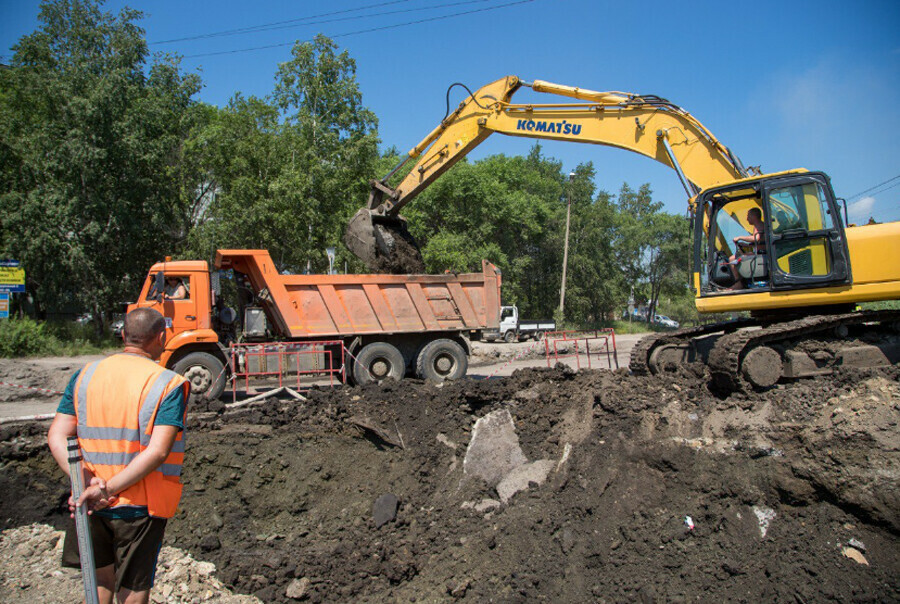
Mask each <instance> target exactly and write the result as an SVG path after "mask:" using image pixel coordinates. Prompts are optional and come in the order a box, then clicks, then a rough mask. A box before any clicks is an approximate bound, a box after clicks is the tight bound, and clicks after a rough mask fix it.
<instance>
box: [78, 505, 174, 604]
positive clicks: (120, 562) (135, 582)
mask: <svg viewBox="0 0 900 604" xmlns="http://www.w3.org/2000/svg"><path fill="white" fill-rule="evenodd" d="M88 521H89V524H90V527H91V541H92V543H93V545H94V566H95V567H96V568H103V567H104V566H109V565H113V566H114V568H115V570H116V589H115V591H116V592H118V591H119V590H120V589H121V588H123V587H124V588H125V589H130V590H132V591H144V590H147V589H150V588H151V587H153V577H154V575H155V574H156V560H157V558H158V557H159V550H160V548H161V547H162V540H163V533H165V530H166V519H165V518H152V517H150V516H144V517H143V518H134V519H128V520H121V519H117V518H103V517H101V516H97V515H91V516H89V517H88ZM62 565H63V566H64V567H68V568H81V564H80V556H79V553H78V538H77V536H76V533H75V521H74V520H71V519H70V521H69V523H68V526H67V527H66V541H65V544H64V545H63V557H62Z"/></svg>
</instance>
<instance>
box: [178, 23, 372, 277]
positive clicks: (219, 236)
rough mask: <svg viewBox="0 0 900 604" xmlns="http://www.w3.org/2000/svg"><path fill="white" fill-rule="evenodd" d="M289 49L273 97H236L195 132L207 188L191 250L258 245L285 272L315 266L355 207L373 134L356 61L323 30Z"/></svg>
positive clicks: (207, 252)
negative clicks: (203, 163) (305, 41)
mask: <svg viewBox="0 0 900 604" xmlns="http://www.w3.org/2000/svg"><path fill="white" fill-rule="evenodd" d="M292 55H293V58H292V59H291V60H290V61H288V62H286V63H282V64H281V65H280V66H279V68H278V73H277V75H276V82H275V87H274V92H273V93H272V95H271V96H270V98H267V99H260V98H256V97H249V98H244V97H243V96H241V95H240V94H238V95H235V97H234V98H233V99H232V100H231V102H230V103H229V104H228V106H227V107H225V108H224V109H222V110H221V111H219V112H218V114H217V115H215V116H213V117H211V119H209V120H208V123H207V125H206V127H205V128H203V129H201V130H199V131H198V132H196V133H195V137H194V140H196V141H202V143H199V142H198V143H197V145H196V146H197V149H198V152H200V153H202V154H204V156H205V165H206V166H207V174H206V176H205V182H208V183H212V186H211V187H210V192H211V195H210V200H209V203H208V205H207V207H206V208H205V210H206V211H205V212H204V214H203V215H202V216H200V219H199V221H198V222H199V224H197V225H196V228H195V229H194V232H193V233H192V237H191V244H190V249H189V250H188V251H189V252H191V253H194V254H199V255H200V256H201V257H205V258H209V257H210V256H211V255H212V254H213V252H214V251H215V249H216V248H223V247H234V248H239V247H254V248H261V247H263V248H268V249H269V251H270V252H271V253H272V257H273V259H274V260H275V262H276V263H277V264H278V265H279V267H281V268H282V269H284V270H289V271H292V272H300V271H303V270H307V269H311V270H314V271H316V270H322V269H324V268H325V267H326V266H327V260H326V259H325V251H324V250H325V248H326V247H328V246H336V247H337V246H338V245H339V243H340V240H341V237H342V235H343V229H344V227H345V226H346V224H347V221H348V220H349V218H350V216H352V215H353V213H354V212H355V211H356V210H357V209H358V208H359V207H360V206H362V204H363V202H364V200H365V196H366V193H367V187H366V183H367V179H368V178H371V177H372V176H373V172H374V167H375V161H376V159H377V154H378V149H377V144H378V138H377V132H376V123H377V122H376V119H375V115H374V114H373V113H372V112H371V111H369V110H368V109H366V108H365V107H363V105H362V97H361V94H360V92H359V87H358V84H357V82H356V76H355V74H356V64H355V62H354V61H353V59H352V58H350V56H349V55H348V54H347V52H346V51H344V52H341V53H338V52H337V47H336V45H335V44H334V42H332V41H331V40H329V39H328V38H326V37H324V36H318V37H316V39H315V40H314V41H313V42H307V43H303V44H297V45H296V46H295V47H294V49H293V51H292ZM346 258H347V254H346V252H343V253H342V255H341V258H340V259H339V260H343V259H346Z"/></svg>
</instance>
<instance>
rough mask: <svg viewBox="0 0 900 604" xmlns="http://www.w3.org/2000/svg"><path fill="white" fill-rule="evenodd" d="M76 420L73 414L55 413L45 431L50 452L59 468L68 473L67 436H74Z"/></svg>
mask: <svg viewBox="0 0 900 604" xmlns="http://www.w3.org/2000/svg"><path fill="white" fill-rule="evenodd" d="M76 428H77V422H76V419H75V416H74V415H67V414H65V413H59V412H57V413H56V417H54V418H53V423H52V424H50V431H49V432H48V433H47V444H48V445H49V446H50V453H51V454H52V455H53V459H55V460H56V463H57V465H59V467H60V469H61V470H62V471H63V472H65V473H66V476H68V475H69V452H68V450H67V447H68V442H67V440H68V438H69V437H70V436H75V434H76Z"/></svg>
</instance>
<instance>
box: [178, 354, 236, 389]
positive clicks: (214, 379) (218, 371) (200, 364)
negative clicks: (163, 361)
mask: <svg viewBox="0 0 900 604" xmlns="http://www.w3.org/2000/svg"><path fill="white" fill-rule="evenodd" d="M224 368H225V366H224V365H223V364H222V361H220V360H219V359H217V358H216V357H215V356H213V355H211V354H209V353H208V352H191V353H189V354H187V355H185V356H184V357H182V358H181V359H179V361H178V362H177V363H175V365H174V366H173V367H172V370H173V371H174V372H175V373H178V374H181V375H183V376H184V377H185V378H186V379H187V381H188V382H190V384H191V398H201V397H202V398H205V399H207V400H215V399H217V398H219V397H220V396H222V393H223V392H225V378H226V376H225V372H224V371H223V369H224Z"/></svg>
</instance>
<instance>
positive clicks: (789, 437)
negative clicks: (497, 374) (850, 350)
mask: <svg viewBox="0 0 900 604" xmlns="http://www.w3.org/2000/svg"><path fill="white" fill-rule="evenodd" d="M898 376H900V369H898V368H896V367H894V368H889V369H883V370H872V371H869V372H866V373H865V374H863V375H862V376H861V378H860V376H858V375H857V376H856V377H854V376H851V375H849V374H841V373H839V374H837V375H834V376H830V377H828V378H823V379H817V380H813V381H806V382H804V381H801V382H798V383H796V384H792V385H788V386H779V387H778V388H775V389H773V390H771V391H769V392H766V393H755V394H749V395H739V396H733V397H730V398H728V399H725V400H722V399H719V398H716V397H715V396H713V395H711V394H710V393H709V392H708V390H707V388H706V385H705V384H706V379H705V376H701V375H698V376H694V375H690V374H686V375H680V376H670V375H667V376H664V377H655V376H648V377H635V376H631V375H628V374H627V372H625V371H619V372H578V373H575V372H572V371H571V370H568V369H565V368H562V367H557V368H556V369H553V370H545V369H540V370H538V369H532V370H521V371H518V372H516V373H515V374H514V375H513V376H512V377H511V378H504V379H496V380H483V381H473V380H463V381H460V382H456V383H452V384H446V385H443V386H439V385H435V384H432V383H423V382H417V381H408V382H403V383H402V384H397V383H391V384H385V385H382V386H377V385H372V386H367V387H361V388H352V389H351V388H342V389H335V390H314V391H313V392H311V393H310V396H309V400H308V401H307V402H306V403H296V402H293V401H292V402H280V403H272V404H268V405H261V406H252V407H248V408H241V409H235V410H231V411H228V410H220V411H219V412H218V413H208V412H207V413H203V414H198V415H195V416H194V417H193V418H192V421H191V424H192V425H191V426H190V429H189V433H188V443H189V445H188V446H189V455H188V456H187V462H186V463H187V465H186V468H185V479H186V489H185V496H184V499H183V506H182V511H181V512H179V515H178V516H177V517H176V518H175V519H174V520H173V521H172V522H171V524H170V529H169V533H168V540H169V543H171V544H174V545H178V546H179V547H181V548H184V549H186V550H188V551H189V552H191V553H192V554H193V555H194V557H195V558H197V559H200V560H208V561H211V562H213V563H215V565H216V566H217V568H218V569H219V571H220V577H221V578H222V580H223V581H224V582H225V583H226V584H227V585H229V586H230V587H233V588H234V589H235V590H236V591H238V592H241V593H247V594H253V595H255V596H257V597H259V598H260V599H262V600H263V601H267V602H268V601H275V602H278V601H293V599H294V598H303V599H306V600H308V601H313V602H318V601H384V600H388V599H389V600H404V601H422V600H425V601H435V600H437V601H442V600H450V599H454V598H467V599H471V600H472V601H483V600H489V599H493V600H496V601H504V602H518V601H522V602H524V601H533V600H547V601H585V600H598V601H623V602H624V601H635V600H642V601H651V602H652V601H687V600H693V601H696V600H698V599H699V600H701V601H711V600H729V601H730V600H734V601H761V600H766V601H771V600H779V601H782V600H789V601H821V600H828V599H838V600H843V601H849V600H853V601H856V600H866V599H869V600H875V601H891V600H894V601H896V600H898V599H900V497H898V492H897V489H898V463H900V452H898V437H900V428H898V420H900V387H898V383H897V380H898ZM498 412H499V413H498ZM505 412H508V416H509V418H510V419H511V422H512V426H513V429H514V432H513V433H512V435H511V431H509V430H508V426H505V427H504V428H503V430H498V432H497V434H500V433H503V434H505V436H503V437H502V438H506V439H508V440H509V442H507V443H506V444H508V445H509V446H510V447H512V448H513V449H515V447H518V451H517V452H515V455H506V456H499V455H498V456H496V457H497V459H494V460H492V459H490V457H491V456H490V455H489V454H488V455H483V458H482V461H485V459H484V458H487V460H486V461H488V462H490V461H498V460H499V462H506V461H509V460H511V459H515V460H516V462H515V464H514V465H515V466H516V467H515V469H512V470H511V471H505V472H506V474H505V477H504V478H503V480H502V481H501V482H500V483H499V484H488V483H486V482H485V481H483V480H482V479H480V478H477V477H476V476H475V474H474V473H473V472H471V471H469V470H467V468H471V467H472V465H473V463H474V461H473V459H472V456H473V455H474V453H473V452H474V451H475V450H476V449H478V447H476V446H474V445H473V446H470V442H472V441H473V433H474V432H478V431H479V428H477V427H476V422H477V421H478V420H479V418H485V416H488V415H489V414H490V416H491V417H502V416H505ZM504 421H505V420H504ZM479 424H480V423H479ZM504 430H505V432H504ZM479 438H480V437H479ZM492 438H493V440H490V439H489V442H496V441H499V440H501V436H494V437H492ZM40 439H41V435H40V434H39V433H38V432H37V431H36V430H35V429H34V428H27V427H20V428H12V427H7V428H5V429H4V431H3V432H2V433H0V440H2V444H0V460H2V467H0V489H2V490H3V491H4V492H10V490H9V489H11V488H13V486H14V485H15V487H16V490H17V492H23V493H24V494H23V497H21V498H18V497H17V498H3V500H2V501H0V513H2V518H3V520H4V522H5V526H19V525H23V524H27V523H30V522H34V521H43V522H49V523H53V524H57V525H58V524H59V523H60V522H61V521H62V518H63V514H62V502H63V500H64V498H65V495H66V492H65V483H64V482H63V481H62V479H61V478H60V476H59V473H58V471H57V470H56V469H55V466H54V465H53V462H52V460H50V458H49V455H48V454H47V453H46V451H45V450H44V449H43V446H42V443H41V442H40ZM510 439H511V440H510ZM504 455H505V454H504ZM507 469H508V468H507ZM512 483H515V484H516V485H517V486H515V487H513V488H510V484H512ZM23 487H24V490H23ZM29 493H32V494H34V496H31V495H28V494H29ZM386 495H388V497H385V496H386ZM390 495H393V496H394V497H396V508H395V506H394V505H393V504H394V500H393V499H392V498H391V497H390ZM504 499H505V500H506V501H505V502H504V501H503V500H504ZM851 540H852V541H851ZM851 544H852V545H851ZM845 551H847V552H848V554H846V555H845V554H844V552H845ZM848 555H852V556H854V557H856V558H857V559H864V560H865V561H866V562H867V564H861V563H860V562H858V561H855V560H854V559H851V558H850V557H847V556H848ZM289 594H290V595H289Z"/></svg>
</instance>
